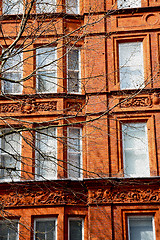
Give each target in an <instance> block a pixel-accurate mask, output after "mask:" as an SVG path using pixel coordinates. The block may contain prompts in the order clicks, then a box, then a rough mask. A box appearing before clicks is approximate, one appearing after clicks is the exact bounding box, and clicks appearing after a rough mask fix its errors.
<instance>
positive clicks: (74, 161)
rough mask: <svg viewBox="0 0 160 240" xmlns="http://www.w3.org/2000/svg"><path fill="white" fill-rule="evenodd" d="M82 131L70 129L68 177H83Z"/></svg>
mask: <svg viewBox="0 0 160 240" xmlns="http://www.w3.org/2000/svg"><path fill="white" fill-rule="evenodd" d="M81 158H82V152H81V129H80V128H69V129H68V157H67V161H68V177H70V178H80V177H81V168H82V163H81V161H82V160H81Z"/></svg>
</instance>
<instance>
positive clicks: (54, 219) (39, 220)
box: [34, 217, 57, 240]
mask: <svg viewBox="0 0 160 240" xmlns="http://www.w3.org/2000/svg"><path fill="white" fill-rule="evenodd" d="M43 221H55V240H57V218H49V217H48V218H35V219H34V240H36V222H43ZM45 238H46V237H45Z"/></svg>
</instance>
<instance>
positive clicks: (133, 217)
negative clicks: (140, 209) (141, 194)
mask: <svg viewBox="0 0 160 240" xmlns="http://www.w3.org/2000/svg"><path fill="white" fill-rule="evenodd" d="M136 218H137V219H145V218H152V229H153V240H156V234H155V222H154V216H152V215H144V216H143V215H138V216H128V217H127V225H128V240H131V238H130V225H129V220H130V219H136Z"/></svg>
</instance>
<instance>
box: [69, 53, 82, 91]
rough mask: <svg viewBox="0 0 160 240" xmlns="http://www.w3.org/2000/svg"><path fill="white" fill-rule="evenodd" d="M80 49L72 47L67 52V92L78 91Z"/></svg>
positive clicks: (79, 86)
mask: <svg viewBox="0 0 160 240" xmlns="http://www.w3.org/2000/svg"><path fill="white" fill-rule="evenodd" d="M79 56H80V50H79V49H73V50H70V51H69V52H68V64H67V68H68V70H67V71H68V92H73V93H74V92H80V91H81V89H80V88H81V82H80V59H79Z"/></svg>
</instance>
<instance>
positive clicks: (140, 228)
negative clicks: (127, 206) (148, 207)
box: [128, 216, 155, 240]
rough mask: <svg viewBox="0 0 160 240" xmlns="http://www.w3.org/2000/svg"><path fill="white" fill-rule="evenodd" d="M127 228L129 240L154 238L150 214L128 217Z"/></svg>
mask: <svg viewBox="0 0 160 240" xmlns="http://www.w3.org/2000/svg"><path fill="white" fill-rule="evenodd" d="M128 228H129V229H128V235H129V236H128V239H129V240H155V232H154V218H153V217H152V216H137V217H136V216H134V217H128Z"/></svg>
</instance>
